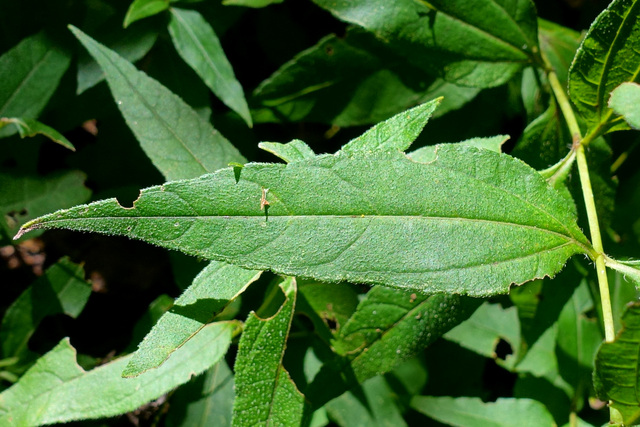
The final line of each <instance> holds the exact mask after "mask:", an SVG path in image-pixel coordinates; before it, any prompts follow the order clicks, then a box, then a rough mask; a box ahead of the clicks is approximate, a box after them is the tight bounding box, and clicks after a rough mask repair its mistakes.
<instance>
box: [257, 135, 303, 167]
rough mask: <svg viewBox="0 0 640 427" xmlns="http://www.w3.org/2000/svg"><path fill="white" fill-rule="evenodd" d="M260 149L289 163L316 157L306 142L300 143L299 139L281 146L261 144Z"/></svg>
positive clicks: (275, 143) (276, 143)
mask: <svg viewBox="0 0 640 427" xmlns="http://www.w3.org/2000/svg"><path fill="white" fill-rule="evenodd" d="M258 147H260V148H262V149H263V150H264V151H268V152H269V153H271V154H273V155H274V156H277V157H279V158H281V159H282V160H284V161H285V162H287V163H291V162H296V161H298V160H306V159H312V158H314V157H315V156H316V154H315V153H314V152H313V150H312V149H311V148H310V147H309V146H308V145H307V144H306V143H305V142H304V141H300V140H299V139H294V140H293V141H291V142H287V143H286V144H280V143H279V142H261V143H259V144H258Z"/></svg>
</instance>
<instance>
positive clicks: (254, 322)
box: [233, 277, 304, 427]
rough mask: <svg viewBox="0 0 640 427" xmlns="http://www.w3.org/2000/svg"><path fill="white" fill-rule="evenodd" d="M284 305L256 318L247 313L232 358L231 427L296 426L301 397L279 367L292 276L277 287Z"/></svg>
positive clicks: (289, 315)
mask: <svg viewBox="0 0 640 427" xmlns="http://www.w3.org/2000/svg"><path fill="white" fill-rule="evenodd" d="M280 288H281V289H282V291H283V292H284V294H285V298H286V299H285V302H284V304H283V305H282V307H280V309H279V310H278V312H277V313H276V314H275V315H274V316H272V317H270V318H268V319H260V318H259V317H258V316H256V314H255V313H253V312H252V313H251V314H249V318H248V319H247V321H246V323H245V326H244V331H243V333H242V337H241V338H240V343H239V345H238V358H237V359H236V364H235V372H236V378H235V381H236V400H235V402H234V406H233V425H234V426H238V427H240V426H270V425H287V426H289V425H290V426H293V425H299V424H300V422H301V420H302V409H303V404H304V396H303V395H302V394H301V393H300V392H299V391H298V389H297V387H296V385H295V383H294V382H293V381H292V380H291V377H289V373H288V372H287V371H286V370H285V369H284V368H283V367H282V357H283V355H284V351H285V347H286V342H287V337H288V336H289V329H290V327H291V320H292V318H293V312H294V309H295V302H296V292H297V290H296V281H295V279H294V278H293V277H289V278H287V279H285V281H284V282H283V283H281V284H280Z"/></svg>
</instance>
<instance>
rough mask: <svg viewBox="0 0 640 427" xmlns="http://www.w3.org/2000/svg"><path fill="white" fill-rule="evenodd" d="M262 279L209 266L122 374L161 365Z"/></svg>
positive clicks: (230, 268)
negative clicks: (245, 290) (255, 282)
mask: <svg viewBox="0 0 640 427" xmlns="http://www.w3.org/2000/svg"><path fill="white" fill-rule="evenodd" d="M259 276H260V272H259V271H254V270H245V269H242V268H239V267H235V266H232V265H228V264H224V263H221V262H215V261H214V262H212V263H211V264H209V265H208V266H207V267H205V269H204V270H203V271H202V272H201V273H200V274H199V275H198V276H197V277H196V278H195V279H194V281H193V284H192V285H191V286H190V287H189V288H188V289H187V290H186V291H185V292H184V293H183V294H182V295H181V296H180V298H178V299H177V300H176V302H175V304H174V306H173V307H172V308H171V309H170V310H169V311H168V312H167V313H165V314H164V316H162V317H161V318H160V319H159V320H158V323H156V324H155V325H154V327H153V329H152V330H151V332H149V334H148V335H147V336H146V337H145V339H144V340H143V341H142V342H141V343H140V346H139V348H138V351H137V352H136V353H135V354H134V355H133V356H132V358H131V360H130V361H129V363H128V364H127V367H126V369H125V370H124V372H123V373H122V375H123V376H125V377H133V376H137V375H140V374H141V373H143V372H145V371H147V370H149V369H152V368H157V367H158V366H160V365H161V364H162V363H164V361H165V360H167V359H168V358H169V356H170V355H171V354H172V353H174V352H175V351H176V350H177V349H178V348H180V347H181V346H183V345H184V344H185V343H186V342H187V341H189V340H190V339H193V337H194V336H195V335H196V334H197V333H198V332H199V331H201V330H202V328H204V327H205V325H206V324H207V323H208V322H210V321H211V320H213V318H214V317H215V316H216V315H217V314H219V313H220V312H221V311H222V310H223V309H224V308H225V307H226V306H227V305H228V304H229V303H230V302H231V301H233V300H234V299H235V298H236V297H237V296H238V295H239V294H240V293H242V291H244V289H245V288H246V287H247V286H248V285H249V284H250V283H251V282H253V281H254V280H256V279H257V278H258V277H259Z"/></svg>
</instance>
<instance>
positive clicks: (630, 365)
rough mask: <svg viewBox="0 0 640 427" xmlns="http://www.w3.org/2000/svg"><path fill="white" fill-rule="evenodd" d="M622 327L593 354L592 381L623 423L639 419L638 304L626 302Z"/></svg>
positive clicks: (639, 351)
mask: <svg viewBox="0 0 640 427" xmlns="http://www.w3.org/2000/svg"><path fill="white" fill-rule="evenodd" d="M622 323H623V329H622V330H621V331H619V332H618V336H617V337H616V339H615V341H614V342H605V343H603V344H602V346H601V347H600V350H598V354H597V355H596V361H595V365H596V369H595V372H594V375H593V384H594V387H595V389H596V393H597V394H598V397H599V398H600V399H602V400H605V401H611V402H612V403H611V406H613V408H615V409H616V410H618V411H619V412H620V414H622V417H623V419H624V424H625V425H629V426H631V425H636V424H637V423H638V420H640V397H639V396H640V374H639V372H640V357H639V355H640V304H639V303H637V302H636V303H634V304H632V305H629V307H628V308H627V311H626V313H625V314H624V316H623V317H622Z"/></svg>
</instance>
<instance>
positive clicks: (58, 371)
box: [0, 322, 238, 426]
mask: <svg viewBox="0 0 640 427" xmlns="http://www.w3.org/2000/svg"><path fill="white" fill-rule="evenodd" d="M237 327H238V324H237V322H218V323H213V324H210V325H207V326H206V327H205V328H204V329H203V330H202V331H200V333H199V334H197V335H196V336H195V337H194V338H193V339H192V340H189V341H188V342H187V343H186V344H185V345H184V346H182V347H181V348H180V349H178V350H177V351H176V352H175V353H174V355H173V357H172V358H171V359H169V360H168V361H167V363H165V364H164V365H162V366H161V367H160V368H158V369H156V370H153V371H150V372H148V373H147V374H146V375H143V376H140V377H138V378H121V376H120V374H121V372H122V370H123V369H124V367H125V366H126V364H127V363H128V361H129V360H130V357H131V356H127V357H123V358H120V359H117V360H115V361H113V362H109V363H107V364H104V365H101V366H99V367H97V368H95V369H93V370H91V371H88V372H85V371H84V370H83V369H82V368H81V367H80V366H79V365H78V364H77V362H76V352H75V349H74V348H73V347H71V345H70V344H69V340H68V339H66V338H65V339H64V340H62V341H61V342H60V343H59V344H58V345H57V346H56V347H55V348H54V349H53V350H51V351H50V352H49V353H47V354H45V355H44V356H42V357H41V358H40V359H39V360H38V362H37V363H36V364H35V365H34V366H33V367H32V368H31V369H29V370H28V371H27V373H25V374H24V375H23V376H22V377H21V378H20V381H18V382H17V383H16V384H14V385H13V386H12V387H11V388H9V389H7V390H5V391H4V392H3V393H1V394H0V424H1V425H3V426H24V425H42V424H54V423H62V422H69V421H73V420H80V419H92V418H104V417H110V416H114V415H119V414H123V413H125V412H129V411H132V410H134V409H136V408H138V407H139V406H141V405H143V404H145V403H147V402H150V401H151V400H154V399H157V398H158V397H160V396H162V395H163V394H165V393H167V392H168V391H170V390H171V389H173V388H175V387H176V386H178V385H180V384H183V383H185V382H187V381H188V380H189V379H190V378H191V377H192V376H193V375H197V374H199V373H201V372H203V371H205V370H206V369H208V368H210V367H211V366H212V365H214V364H215V363H217V362H218V361H219V360H220V359H221V358H222V357H223V356H224V354H225V353H226V351H227V349H228V347H229V344H230V342H231V338H232V335H233V334H234V331H235V330H236V329H237Z"/></svg>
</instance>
